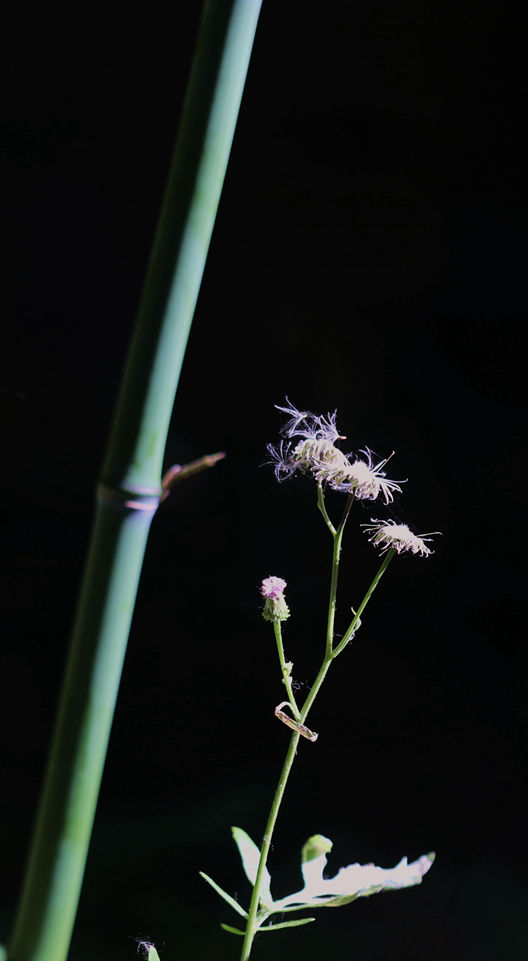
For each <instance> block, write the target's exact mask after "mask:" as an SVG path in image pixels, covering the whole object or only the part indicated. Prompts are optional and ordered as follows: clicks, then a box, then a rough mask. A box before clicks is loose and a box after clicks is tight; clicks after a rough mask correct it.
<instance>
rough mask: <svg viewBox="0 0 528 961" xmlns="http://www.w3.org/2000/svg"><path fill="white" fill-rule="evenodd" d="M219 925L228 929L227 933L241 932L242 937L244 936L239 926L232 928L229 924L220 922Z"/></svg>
mask: <svg viewBox="0 0 528 961" xmlns="http://www.w3.org/2000/svg"><path fill="white" fill-rule="evenodd" d="M220 927H221V928H223V929H224V931H229V934H241V935H242V937H244V935H245V933H246V932H245V931H241V930H240V928H232V927H231V925H230V924H221V925H220Z"/></svg>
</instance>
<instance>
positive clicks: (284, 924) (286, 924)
mask: <svg viewBox="0 0 528 961" xmlns="http://www.w3.org/2000/svg"><path fill="white" fill-rule="evenodd" d="M310 907H312V905H310ZM310 921H315V918H298V920H297V921H281V923H280V924H267V925H266V927H265V928H259V934H260V932H261V931H262V932H264V931H278V930H279V928H299V927H300V926H301V924H310Z"/></svg>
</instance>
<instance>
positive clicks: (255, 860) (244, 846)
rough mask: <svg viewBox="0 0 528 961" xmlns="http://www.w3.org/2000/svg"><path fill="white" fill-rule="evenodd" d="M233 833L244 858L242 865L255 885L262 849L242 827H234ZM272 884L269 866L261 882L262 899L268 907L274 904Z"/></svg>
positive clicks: (263, 873) (265, 869) (251, 882)
mask: <svg viewBox="0 0 528 961" xmlns="http://www.w3.org/2000/svg"><path fill="white" fill-rule="evenodd" d="M231 833H232V835H233V840H234V842H235V844H236V846H237V848H238V852H239V854H240V857H241V859H242V866H243V868H244V871H245V872H246V877H247V879H248V881H249V882H250V884H252V885H254V884H255V881H256V878H257V870H258V865H259V861H260V849H259V848H258V847H257V845H256V844H255V842H254V841H252V840H251V838H250V836H249V834H246V832H245V831H243V830H242V828H237V827H232V828H231ZM270 885H271V877H270V873H269V871H268V869H267V868H264V871H263V872H262V878H261V884H260V901H261V903H262V904H264V905H266V907H271V905H272V904H273V899H272V897H271V891H270Z"/></svg>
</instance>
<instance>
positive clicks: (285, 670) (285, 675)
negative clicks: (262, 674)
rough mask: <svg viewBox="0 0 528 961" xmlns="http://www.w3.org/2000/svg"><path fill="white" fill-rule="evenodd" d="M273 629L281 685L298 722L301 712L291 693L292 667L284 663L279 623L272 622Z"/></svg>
mask: <svg viewBox="0 0 528 961" xmlns="http://www.w3.org/2000/svg"><path fill="white" fill-rule="evenodd" d="M273 629H274V631H275V640H276V642H277V652H278V655H279V662H280V666H281V671H282V683H283V684H284V686H285V688H286V693H287V695H288V700H289V702H290V704H291V709H292V711H293V715H294V717H295V720H296V721H298V720H299V719H300V716H301V712H300V711H299V708H298V707H297V703H296V701H295V697H294V694H293V691H292V679H291V668H292V665H291V664H287V663H286V658H285V657H284V645H283V643H282V630H281V622H280V621H274V622H273Z"/></svg>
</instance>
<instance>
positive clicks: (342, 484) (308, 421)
mask: <svg viewBox="0 0 528 961" xmlns="http://www.w3.org/2000/svg"><path fill="white" fill-rule="evenodd" d="M288 405H289V406H288V407H278V409H279V410H281V411H283V413H285V414H288V415H289V419H288V420H287V422H286V423H285V425H284V427H283V428H282V430H281V434H282V437H283V440H282V441H281V442H280V444H279V445H278V447H274V446H273V444H268V452H269V454H270V455H271V459H272V463H274V465H275V476H276V477H277V480H279V481H281V480H285V479H286V478H287V477H292V476H293V475H294V474H295V473H297V472H300V473H302V474H311V475H312V476H313V477H314V478H315V480H316V481H317V483H318V484H323V483H324V484H327V485H328V486H329V487H331V488H332V490H336V491H344V492H346V493H349V494H351V493H354V495H355V497H356V498H357V500H372V501H373V500H376V499H377V498H378V497H379V496H380V494H381V495H382V497H383V499H384V501H385V504H390V503H391V502H392V501H393V500H394V494H393V492H394V491H397V492H401V487H400V486H399V485H400V484H401V483H403V482H402V481H393V480H389V479H388V478H387V477H386V475H385V471H384V470H383V468H384V467H385V464H386V463H387V461H388V460H389V457H385V458H384V459H383V460H380V461H379V462H378V463H375V462H374V458H373V454H372V451H371V450H369V448H368V447H367V448H365V449H364V450H360V451H359V454H362V455H363V456H362V457H359V456H357V457H354V456H353V455H352V454H344V453H343V451H342V450H340V449H339V448H338V447H336V446H335V442H336V441H337V440H344V439H345V438H344V437H343V435H341V434H339V433H338V430H337V427H336V413H337V412H336V411H334V413H333V414H330V413H329V414H327V415H326V417H324V416H317V415H316V414H311V413H310V412H308V411H299V410H297V409H296V408H295V407H294V406H293V404H291V403H290V402H289V401H288ZM294 438H295V439H296V440H295V441H294ZM393 453H394V451H393ZM390 457H392V454H391V455H390Z"/></svg>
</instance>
